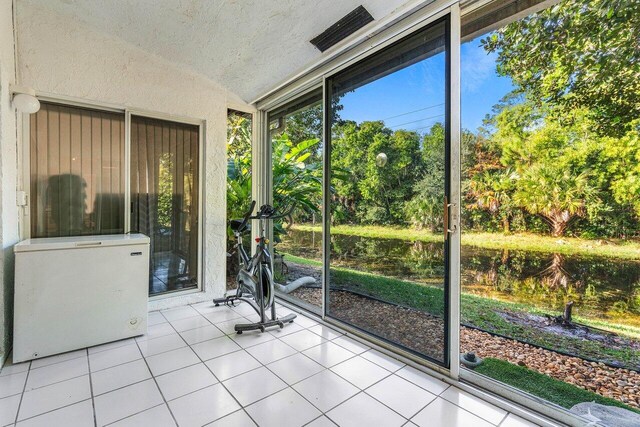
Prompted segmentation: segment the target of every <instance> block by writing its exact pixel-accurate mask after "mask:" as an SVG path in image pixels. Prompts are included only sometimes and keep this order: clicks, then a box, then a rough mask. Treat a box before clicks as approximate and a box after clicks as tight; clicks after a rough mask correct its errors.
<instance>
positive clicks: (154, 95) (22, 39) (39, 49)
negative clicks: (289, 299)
mask: <svg viewBox="0 0 640 427" xmlns="http://www.w3.org/2000/svg"><path fill="white" fill-rule="evenodd" d="M17 46H18V47H17V50H18V79H19V81H20V83H21V84H24V85H28V86H31V87H33V88H34V89H36V90H37V91H42V92H47V93H51V94H57V95H62V96H70V97H74V98H80V99H84V100H91V101H98V102H106V103H113V104H117V105H121V106H126V107H129V108H133V109H141V110H147V111H150V112H159V113H165V114H173V115H176V116H183V117H191V118H196V119H203V120H206V125H205V175H204V180H205V181H204V189H205V200H204V203H205V217H204V218H201V220H203V221H204V227H205V233H204V243H205V245H204V259H203V263H204V272H205V274H204V276H205V280H204V282H205V291H206V292H205V293H196V294H189V295H184V296H178V297H174V298H166V299H161V300H155V301H152V302H151V303H150V306H151V308H152V309H153V308H160V307H168V306H175V305H180V304H184V303H187V302H195V301H200V300H204V299H207V298H211V297H212V296H220V295H221V294H222V293H223V292H224V289H225V283H224V282H225V261H226V257H225V221H226V211H225V179H226V111H227V107H235V108H238V107H244V108H247V106H246V104H244V103H243V102H242V101H241V100H240V98H238V97H237V96H235V95H233V94H231V93H229V92H227V91H226V90H224V89H222V88H221V87H220V86H219V85H217V84H215V83H214V82H212V81H210V80H207V79H205V78H203V77H201V76H198V75H195V74H192V73H190V72H188V71H185V70H184V69H182V68H178V67H177V66H175V65H174V64H172V63H170V62H168V61H166V60H164V59H162V58H160V57H158V56H155V55H153V54H150V53H148V52H145V51H143V50H141V49H139V48H137V47H135V46H132V45H130V44H128V43H126V42H124V41H122V40H121V39H118V38H115V37H113V36H109V35H106V34H103V33H100V32H97V31H95V30H94V29H92V28H90V27H88V26H86V25H85V24H81V23H79V22H77V21H74V20H73V19H71V18H69V17H67V16H64V15H60V14H57V13H56V12H53V11H51V10H50V9H47V8H45V7H42V6H41V5H40V3H39V2H32V1H28V0H20V1H18V6H17Z"/></svg>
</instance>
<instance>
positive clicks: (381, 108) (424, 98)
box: [340, 36, 513, 132]
mask: <svg viewBox="0 0 640 427" xmlns="http://www.w3.org/2000/svg"><path fill="white" fill-rule="evenodd" d="M482 37H484V36H481V37H478V38H476V39H474V40H472V41H470V42H468V43H465V44H463V45H462V47H461V58H460V59H461V90H462V127H463V128H466V129H470V130H476V129H477V128H478V127H479V126H481V125H482V119H483V118H484V116H485V114H487V113H489V112H491V107H493V105H495V104H496V103H498V101H499V100H500V99H501V98H502V97H503V96H504V95H505V94H506V93H508V92H509V91H511V89H512V88H513V86H512V85H511V80H510V79H509V78H506V77H500V76H498V75H497V74H496V72H495V68H496V67H495V58H496V56H497V55H495V54H491V55H488V54H487V53H486V52H485V51H484V49H483V48H482V46H481V45H480V40H481V39H482ZM444 101H445V98H444V54H439V55H436V56H435V57H431V58H429V59H426V60H424V61H421V62H419V63H417V64H414V65H412V66H410V67H407V68H404V69H402V70H400V71H398V72H395V73H393V74H391V75H389V76H386V77H383V78H382V79H379V80H376V81H374V82H372V83H369V84H367V85H365V86H362V87H360V88H358V89H356V90H355V91H354V92H349V93H347V94H346V95H345V96H344V97H343V98H342V99H341V104H342V105H343V106H344V109H343V110H342V111H341V112H340V117H341V118H343V119H346V120H355V121H356V122H362V121H365V120H384V121H385V123H386V124H387V126H388V127H390V128H391V129H400V128H402V129H408V130H416V131H418V132H423V131H427V130H428V128H429V127H430V126H431V125H432V124H433V123H435V122H437V121H441V120H442V119H443V117H444V116H443V114H444Z"/></svg>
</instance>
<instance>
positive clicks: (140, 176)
mask: <svg viewBox="0 0 640 427" xmlns="http://www.w3.org/2000/svg"><path fill="white" fill-rule="evenodd" d="M199 147H200V142H199V127H198V126H196V125H190V124H183V123H176V122H170V121H166V120H159V119H153V118H148V117H141V116H131V231H132V232H138V233H143V234H146V235H147V236H149V237H150V238H151V263H150V271H149V295H157V294H162V293H167V292H173V291H179V290H186V289H196V288H197V287H198V247H199V243H198V235H199V233H198V206H199V201H198V199H199V194H200V193H199V182H200V171H199V159H200V154H199Z"/></svg>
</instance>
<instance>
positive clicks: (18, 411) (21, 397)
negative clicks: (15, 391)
mask: <svg viewBox="0 0 640 427" xmlns="http://www.w3.org/2000/svg"><path fill="white" fill-rule="evenodd" d="M11 360H12V361H13V355H11ZM31 364H32V361H29V369H27V376H26V377H25V378H24V385H23V386H22V394H21V395H20V402H19V403H18V409H17V410H16V417H15V419H14V424H17V423H18V416H19V415H20V409H22V399H24V393H25V391H26V389H27V381H29V373H31Z"/></svg>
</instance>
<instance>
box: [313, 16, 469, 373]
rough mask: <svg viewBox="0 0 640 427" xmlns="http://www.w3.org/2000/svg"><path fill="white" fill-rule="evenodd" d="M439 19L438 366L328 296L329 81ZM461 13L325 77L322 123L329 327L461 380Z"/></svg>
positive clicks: (442, 18)
mask: <svg viewBox="0 0 640 427" xmlns="http://www.w3.org/2000/svg"><path fill="white" fill-rule="evenodd" d="M440 21H444V22H445V26H446V27H445V37H446V42H447V44H448V45H447V50H446V51H445V55H446V56H445V81H446V83H445V111H446V116H445V162H446V163H447V164H446V165H445V197H446V199H445V200H447V203H448V206H447V207H446V208H447V209H443V211H445V212H448V218H447V219H446V220H445V224H447V223H448V230H445V231H444V233H445V239H444V253H445V257H444V258H445V260H444V264H445V275H444V282H445V287H444V293H445V322H444V329H445V330H444V334H445V354H444V361H443V362H438V361H436V360H434V359H431V358H429V357H427V356H425V355H420V354H418V353H415V352H413V351H410V350H409V349H404V348H402V347H401V346H400V345H399V344H395V343H392V342H390V341H388V340H386V339H384V338H381V337H376V336H374V335H373V334H371V333H369V332H366V331H364V330H362V329H360V328H358V327H355V326H353V325H350V324H347V323H345V322H342V321H340V320H339V319H336V318H335V317H332V316H331V315H329V314H328V312H327V309H328V297H329V295H328V294H329V292H328V290H329V289H330V288H329V286H330V283H329V280H330V271H329V270H330V253H331V247H330V246H331V245H330V239H331V226H330V194H329V188H330V185H331V184H330V181H331V176H330V173H331V170H330V169H331V168H330V160H331V138H330V135H331V121H330V118H331V108H330V107H331V105H330V104H331V95H332V94H331V93H330V89H329V85H328V83H327V81H328V80H329V79H330V78H331V77H332V76H334V75H336V74H337V73H339V72H340V71H342V70H345V69H347V68H349V67H351V66H354V65H356V64H357V63H359V62H360V61H362V60H364V59H366V58H370V57H372V56H375V55H376V54H378V53H379V52H380V51H381V50H382V49H384V48H387V47H390V46H393V44H395V43H396V42H398V41H401V40H403V39H404V38H406V37H410V36H411V35H412V34H413V33H415V32H418V31H420V30H423V29H425V28H427V27H429V26H431V25H433V24H436V23H438V22H440ZM459 51H460V11H459V7H458V6H457V5H454V6H452V7H450V8H447V9H445V10H443V11H442V12H440V13H437V14H435V15H432V16H431V17H430V18H429V19H427V20H425V21H423V22H422V23H420V25H416V26H414V27H413V28H412V29H411V31H410V32H407V33H405V34H400V35H398V36H397V37H394V38H393V39H392V40H391V41H390V42H389V43H388V44H385V46H383V47H381V48H380V49H376V50H375V51H372V52H369V53H368V54H367V55H366V56H363V57H359V58H356V59H355V60H353V61H351V62H348V63H346V64H344V65H343V66H341V67H339V68H337V69H334V70H332V72H331V73H327V74H325V75H324V76H323V98H324V123H323V129H324V134H323V140H324V153H323V160H324V162H323V180H324V182H323V212H322V217H323V228H322V235H323V238H322V245H323V247H322V256H323V262H322V273H323V274H322V282H323V283H322V290H323V296H322V299H323V319H324V320H325V321H327V322H328V323H333V324H336V325H337V326H340V327H341V328H343V329H346V330H349V331H350V332H351V333H353V334H355V335H358V336H361V337H363V338H366V339H368V340H371V341H373V342H375V343H376V344H378V345H380V346H381V347H383V348H387V349H389V350H391V351H393V352H395V353H399V354H401V355H402V356H404V357H406V358H408V359H412V360H415V361H418V362H419V363H421V364H426V365H428V366H429V367H431V368H433V369H435V370H438V371H444V372H446V373H447V375H448V376H450V377H452V378H455V379H457V378H458V375H459V366H458V363H457V360H458V354H459V323H460V322H459V319H460V314H459V310H460V263H459V261H460V224H459V218H460V213H459V209H460V84H459V76H460V73H459V61H460V55H459Z"/></svg>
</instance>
